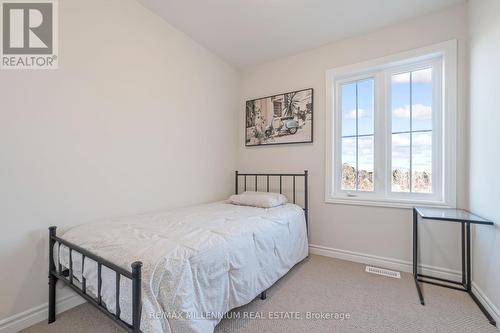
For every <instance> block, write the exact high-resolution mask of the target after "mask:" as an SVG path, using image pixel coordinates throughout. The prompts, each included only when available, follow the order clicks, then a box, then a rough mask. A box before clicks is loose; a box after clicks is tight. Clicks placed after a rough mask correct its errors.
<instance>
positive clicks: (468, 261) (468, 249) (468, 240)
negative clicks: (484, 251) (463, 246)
mask: <svg viewBox="0 0 500 333" xmlns="http://www.w3.org/2000/svg"><path fill="white" fill-rule="evenodd" d="M470 266H471V265H470V223H469V222H467V283H466V286H465V289H467V291H468V292H470V291H471V267H470Z"/></svg>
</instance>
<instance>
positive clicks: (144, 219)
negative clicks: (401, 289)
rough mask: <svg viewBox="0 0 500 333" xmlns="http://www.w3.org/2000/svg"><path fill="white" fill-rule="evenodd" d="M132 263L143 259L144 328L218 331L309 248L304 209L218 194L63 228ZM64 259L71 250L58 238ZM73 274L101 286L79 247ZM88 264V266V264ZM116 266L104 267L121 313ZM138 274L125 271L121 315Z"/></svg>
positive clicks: (92, 287) (75, 239) (126, 313)
mask: <svg viewBox="0 0 500 333" xmlns="http://www.w3.org/2000/svg"><path fill="white" fill-rule="evenodd" d="M58 236H59V237H61V238H63V239H65V240H67V241H68V242H71V243H73V244H75V245H78V246H80V247H82V248H85V249H87V250H89V251H91V252H93V253H94V254H96V255H98V256H101V257H103V258H104V259H107V260H109V261H111V262H113V263H114V264H116V265H118V266H121V267H123V268H124V269H127V270H130V265H131V264H132V263H133V262H134V261H142V262H143V267H142V300H143V305H142V313H141V330H142V331H143V332H175V333H177V332H213V330H214V328H215V326H216V325H217V323H218V322H219V321H220V320H221V319H222V318H223V315H224V314H226V313H227V312H228V311H229V310H231V309H233V308H236V307H239V306H242V305H244V304H247V303H249V302H250V301H252V300H253V299H254V298H255V297H256V296H258V295H259V294H260V293H261V292H262V291H264V290H266V289H267V288H269V287H270V286H271V285H273V284H274V282H276V281H277V280H278V279H279V278H281V277H282V276H283V275H285V274H286V273H287V272H288V271H289V270H290V269H291V268H292V267H293V266H294V265H295V264H296V263H298V262H300V261H301V260H303V259H304V258H305V257H306V256H307V254H308V243H307V231H306V224H305V216H304V211H303V209H302V208H301V207H299V206H297V205H294V204H286V205H283V206H279V207H274V208H267V209H264V208H256V207H245V206H236V205H232V204H229V203H225V202H217V203H211V204H205V205H199V206H194V207H188V208H182V209H175V210H170V211H164V212H156V213H148V214H140V215H135V216H129V217H122V218H115V219H109V220H102V221H97V222H94V223H86V224H82V225H79V226H75V227H72V228H70V229H69V230H66V231H63V232H60V233H58ZM54 256H55V257H56V258H55V260H56V263H57V262H58V260H60V263H61V264H62V265H63V266H65V267H68V266H69V250H68V248H66V247H65V246H64V245H61V246H58V244H56V245H55V251H54ZM72 260H73V276H74V278H75V279H76V280H78V281H81V280H82V273H83V277H85V278H86V286H87V293H89V294H91V295H96V294H97V264H96V262H95V261H93V260H91V259H89V258H85V261H84V263H83V265H82V256H81V255H80V254H79V253H77V252H75V251H73V252H72ZM82 271H83V272H82ZM115 278H116V275H115V273H114V271H111V270H110V269H108V268H106V267H105V266H103V267H102V300H103V302H104V303H105V305H106V307H107V308H108V310H109V311H110V312H111V313H115V295H116V294H115V288H116V287H115V283H116V282H115V281H116V280H115ZM131 295H132V287H131V280H130V279H128V278H125V277H123V276H122V277H121V279H120V297H119V304H120V318H121V319H122V320H124V321H125V322H127V323H129V324H130V323H131V318H132V315H131V314H132V309H131V298H132V297H131Z"/></svg>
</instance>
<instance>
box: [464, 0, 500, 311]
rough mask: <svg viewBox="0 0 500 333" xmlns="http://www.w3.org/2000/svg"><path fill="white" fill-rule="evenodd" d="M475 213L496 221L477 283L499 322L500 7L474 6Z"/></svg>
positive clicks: (478, 244) (477, 240)
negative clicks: (499, 91) (499, 92)
mask: <svg viewBox="0 0 500 333" xmlns="http://www.w3.org/2000/svg"><path fill="white" fill-rule="evenodd" d="M469 49H470V59H469V61H470V73H469V74H470V81H469V82H470V83H469V86H470V87H469V91H470V92H469V98H470V136H469V137H470V139H469V142H470V143H469V144H470V153H469V182H470V185H469V187H470V194H469V205H470V209H471V210H472V211H473V212H475V213H477V214H479V215H481V216H483V217H485V218H489V219H491V220H493V221H494V222H495V223H496V225H495V226H494V227H488V226H480V227H477V228H475V237H474V238H473V263H474V270H473V280H474V283H475V284H476V286H477V287H478V288H479V289H480V290H481V291H482V292H483V293H484V294H485V295H486V297H488V299H489V301H490V306H492V307H495V308H496V309H493V311H494V312H496V318H497V321H500V311H499V309H500V227H499V226H500V207H499V203H500V178H499V177H497V176H496V175H495V174H496V173H497V172H498V170H499V169H500V131H499V130H498V128H499V124H500V108H499V103H498V87H499V82H498V80H499V78H500V1H498V0H471V1H469Z"/></svg>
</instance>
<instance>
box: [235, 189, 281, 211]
mask: <svg viewBox="0 0 500 333" xmlns="http://www.w3.org/2000/svg"><path fill="white" fill-rule="evenodd" d="M229 202H230V203H232V204H234V205H241V206H252V207H260V208H271V207H276V206H280V205H284V204H286V203H287V202H288V200H287V199H286V197H285V196H284V195H283V194H279V193H272V192H254V191H246V192H244V193H243V194H234V195H232V196H231V197H230V198H229Z"/></svg>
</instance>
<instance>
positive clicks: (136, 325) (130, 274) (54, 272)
mask: <svg viewBox="0 0 500 333" xmlns="http://www.w3.org/2000/svg"><path fill="white" fill-rule="evenodd" d="M56 228H57V227H50V228H49V324H51V323H53V322H54V321H55V320H56V283H57V281H59V280H61V281H62V282H64V283H65V284H66V285H67V286H68V287H70V288H71V289H73V290H74V291H75V292H76V293H77V294H78V295H80V296H82V297H83V298H84V299H85V300H87V301H88V302H89V303H90V304H92V305H94V306H95V307H96V308H97V309H99V310H100V311H101V312H103V313H104V314H105V315H106V316H108V317H109V318H111V319H112V320H113V321H115V322H116V323H117V324H118V325H119V326H121V327H122V328H124V329H125V330H126V331H127V332H133V333H137V332H140V326H141V310H142V296H141V283H142V282H141V281H142V262H140V261H136V262H134V263H132V265H131V266H132V267H131V268H132V269H131V271H128V270H126V269H123V268H122V267H120V266H117V265H115V264H113V263H112V262H110V261H108V260H106V259H104V258H102V257H100V256H98V255H95V254H93V253H92V252H90V251H87V250H85V249H83V248H81V247H79V246H78V245H75V244H72V243H70V242H68V241H66V240H64V239H62V238H59V237H57V236H56ZM56 242H57V243H58V244H59V245H58V248H59V249H60V248H61V245H65V246H67V247H68V248H69V269H64V270H63V268H62V265H61V260H60V259H58V261H59V262H58V265H57V266H58V267H57V269H56V264H55V263H54V245H55V244H56ZM73 251H75V252H78V253H80V254H81V255H82V281H81V284H80V285H81V287H79V286H77V285H75V283H74V281H73V258H72V252H73ZM58 252H59V253H60V251H58ZM58 258H59V255H58ZM85 258H89V259H92V260H94V261H95V262H96V263H97V299H95V298H94V297H92V296H91V295H89V294H88V293H87V283H86V279H85V277H83V266H84V262H85ZM102 266H105V267H107V268H109V269H111V270H112V271H114V272H115V273H116V293H115V294H116V295H115V296H116V297H115V302H116V307H115V309H116V310H115V313H114V314H113V313H111V312H110V311H109V310H108V309H107V308H106V306H105V305H104V304H103V301H102V295H101V289H102ZM121 276H124V277H126V278H129V279H130V280H132V325H130V324H128V323H126V322H125V321H123V320H122V319H120V278H121Z"/></svg>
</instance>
